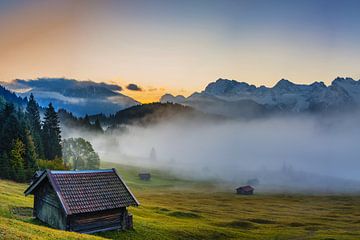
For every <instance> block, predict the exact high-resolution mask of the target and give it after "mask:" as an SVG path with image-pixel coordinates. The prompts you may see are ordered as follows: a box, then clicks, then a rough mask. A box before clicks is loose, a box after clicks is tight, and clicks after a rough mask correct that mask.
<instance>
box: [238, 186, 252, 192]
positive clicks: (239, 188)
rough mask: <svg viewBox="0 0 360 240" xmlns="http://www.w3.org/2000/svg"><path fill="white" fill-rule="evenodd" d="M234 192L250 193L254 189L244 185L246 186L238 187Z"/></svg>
mask: <svg viewBox="0 0 360 240" xmlns="http://www.w3.org/2000/svg"><path fill="white" fill-rule="evenodd" d="M236 190H243V191H252V190H254V188H253V187H252V186H250V185H246V186H241V187H238V188H237V189H236Z"/></svg>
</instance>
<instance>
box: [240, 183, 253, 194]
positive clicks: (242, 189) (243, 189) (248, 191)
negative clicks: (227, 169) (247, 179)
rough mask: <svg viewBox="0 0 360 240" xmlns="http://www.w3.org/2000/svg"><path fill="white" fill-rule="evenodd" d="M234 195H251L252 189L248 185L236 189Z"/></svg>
mask: <svg viewBox="0 0 360 240" xmlns="http://www.w3.org/2000/svg"><path fill="white" fill-rule="evenodd" d="M236 193H237V194H241V195H253V194H254V188H253V187H252V186H250V185H246V186H241V187H238V188H237V189H236Z"/></svg>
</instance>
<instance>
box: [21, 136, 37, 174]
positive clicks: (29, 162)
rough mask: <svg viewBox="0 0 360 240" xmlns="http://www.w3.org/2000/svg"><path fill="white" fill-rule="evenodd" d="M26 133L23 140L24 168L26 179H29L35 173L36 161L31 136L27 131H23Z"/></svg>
mask: <svg viewBox="0 0 360 240" xmlns="http://www.w3.org/2000/svg"><path fill="white" fill-rule="evenodd" d="M25 132H26V139H25V166H24V168H25V169H26V177H27V178H28V179H29V178H31V176H32V175H33V174H34V171H36V169H37V166H36V160H37V154H36V150H35V145H34V142H33V140H32V136H31V134H30V131H29V130H27V129H26V130H25Z"/></svg>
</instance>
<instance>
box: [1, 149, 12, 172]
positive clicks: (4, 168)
mask: <svg viewBox="0 0 360 240" xmlns="http://www.w3.org/2000/svg"><path fill="white" fill-rule="evenodd" d="M0 178H4V179H9V178H10V161H9V156H8V155H7V153H6V152H3V153H2V154H1V155H0Z"/></svg>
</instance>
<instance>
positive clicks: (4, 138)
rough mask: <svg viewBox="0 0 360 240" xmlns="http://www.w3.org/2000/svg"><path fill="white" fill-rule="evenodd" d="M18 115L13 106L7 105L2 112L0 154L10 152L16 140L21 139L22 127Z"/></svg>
mask: <svg viewBox="0 0 360 240" xmlns="http://www.w3.org/2000/svg"><path fill="white" fill-rule="evenodd" d="M16 115H17V114H16V111H15V109H14V106H13V105H12V104H6V105H5V108H4V110H3V111H2V112H1V122H2V124H1V125H2V128H1V133H0V136H1V141H0V152H1V151H6V152H9V151H10V149H11V148H12V144H13V142H14V140H15V139H17V138H20V137H21V132H20V131H21V126H20V123H19V121H18V119H17V117H16Z"/></svg>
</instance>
